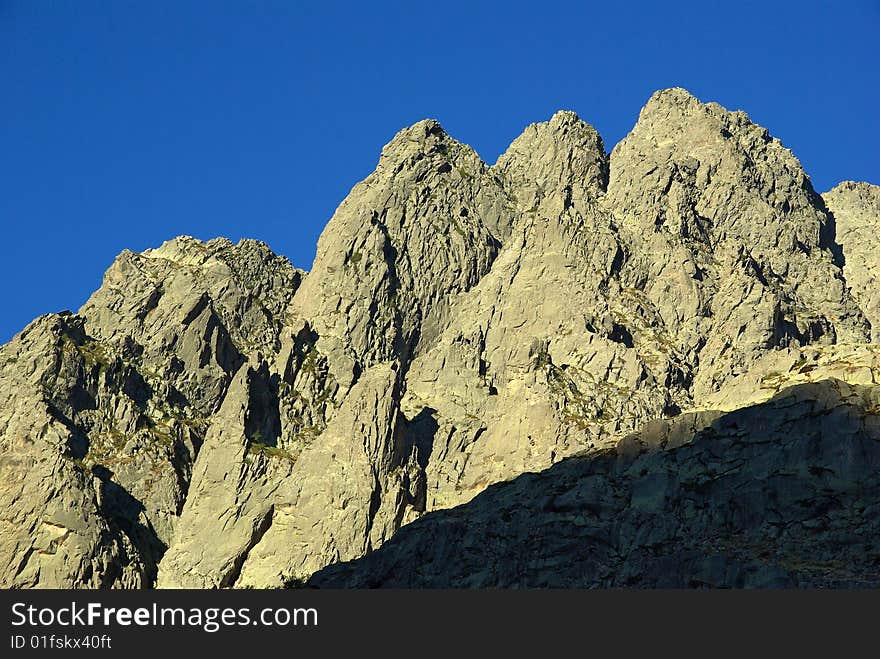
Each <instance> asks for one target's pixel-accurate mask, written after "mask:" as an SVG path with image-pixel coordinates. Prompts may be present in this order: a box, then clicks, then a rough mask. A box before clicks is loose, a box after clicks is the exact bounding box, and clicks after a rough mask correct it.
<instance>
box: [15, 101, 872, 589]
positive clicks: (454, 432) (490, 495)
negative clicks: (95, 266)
mask: <svg viewBox="0 0 880 659" xmlns="http://www.w3.org/2000/svg"><path fill="white" fill-rule="evenodd" d="M878 190H880V188H876V187H874V186H870V185H867V184H853V183H843V184H841V185H840V186H838V187H837V188H835V189H834V190H832V191H830V192H828V193H826V194H825V195H824V196H822V197H820V196H819V195H818V194H816V192H815V191H814V190H813V188H812V185H811V184H810V181H809V178H808V177H807V175H806V174H805V173H804V171H803V169H802V168H801V166H800V164H799V162H798V161H797V159H796V158H795V157H794V156H793V155H792V154H791V152H789V151H788V150H787V149H785V148H784V147H783V146H782V145H781V144H780V143H779V141H778V140H776V139H775V138H773V137H772V136H770V134H769V133H768V132H767V130H766V129H764V128H761V127H759V126H756V125H754V124H753V123H751V122H750V121H749V119H748V117H747V116H746V115H745V114H744V113H742V112H730V111H728V110H725V109H724V108H722V107H720V106H718V105H717V104H713V103H709V104H704V103H701V102H700V101H698V100H697V99H696V98H694V97H693V96H691V95H690V94H689V93H688V92H686V91H684V90H682V89H670V90H664V91H661V92H657V93H656V94H654V95H653V96H652V97H651V99H650V100H649V101H648V104H647V105H646V106H645V108H644V109H643V110H642V112H641V114H640V116H639V119H638V122H637V123H636V125H635V127H634V128H633V130H632V132H631V133H630V134H629V135H628V136H627V137H626V138H625V139H624V140H622V141H621V142H620V144H618V145H617V146H616V147H615V148H614V149H613V151H612V152H611V154H610V155H609V154H608V153H607V152H606V149H605V145H604V143H603V142H602V139H601V137H600V136H599V134H598V133H597V132H596V131H595V130H594V129H593V128H592V127H591V126H590V125H589V124H587V123H585V122H584V121H582V120H581V119H580V118H579V117H578V116H577V115H575V114H574V113H572V112H568V111H561V112H558V113H556V114H555V115H554V116H553V117H552V118H551V119H550V120H549V121H546V122H543V123H538V124H533V125H531V126H529V127H527V128H526V129H525V131H524V133H523V134H522V135H521V136H520V137H518V138H517V139H516V140H514V142H513V143H512V144H511V146H510V147H509V148H508V150H507V151H506V152H505V153H504V154H503V155H502V156H501V157H500V158H499V159H498V162H497V163H496V164H494V165H492V166H489V165H487V164H485V163H484V162H482V161H481V160H480V158H479V156H477V154H476V153H475V152H474V151H473V149H471V148H470V147H468V146H466V145H463V144H460V143H458V142H456V141H455V140H454V139H452V138H451V137H450V136H449V135H447V134H446V133H445V131H444V130H443V129H442V127H441V126H440V125H439V124H438V123H437V122H436V121H433V120H426V121H422V122H419V123H417V124H415V125H413V126H411V127H409V128H407V129H404V130H403V131H401V132H400V133H398V134H397V135H396V136H395V137H394V138H393V139H392V140H391V142H389V143H388V144H387V145H386V146H385V147H384V149H383V150H382V153H381V156H380V159H379V163H378V165H377V167H376V170H375V171H374V172H373V173H372V174H371V175H370V176H368V177H367V178H366V179H365V180H364V181H362V182H361V183H358V184H357V185H356V186H355V187H354V188H353V189H352V191H351V193H350V194H349V196H348V197H347V198H346V199H345V200H344V201H343V202H342V204H341V205H340V206H339V208H338V209H337V211H336V213H335V214H334V216H333V217H332V218H331V219H330V221H329V223H328V225H327V227H326V229H325V231H324V232H323V234H322V236H321V238H320V241H319V244H318V251H317V256H316V259H315V262H314V264H313V267H312V269H311V271H310V272H309V273H308V274H306V273H304V272H302V271H299V270H297V269H295V268H293V267H292V266H291V265H290V264H289V263H288V262H287V261H286V260H285V259H284V258H282V257H279V256H276V255H275V254H273V253H272V252H271V251H270V250H269V248H268V247H266V246H265V245H263V244H261V243H258V242H256V241H247V240H246V241H242V242H240V243H239V244H237V245H235V244H232V243H231V242H229V241H227V240H225V239H216V240H212V241H208V242H201V241H198V240H196V239H193V238H188V237H180V238H177V239H175V240H172V241H169V242H167V243H165V244H164V245H162V246H161V247H159V248H157V249H154V250H147V251H146V252H144V253H142V254H136V253H133V252H128V251H126V252H123V253H122V254H121V255H120V256H119V257H118V258H117V259H116V261H115V262H114V263H113V265H112V266H111V267H110V269H109V270H108V271H107V274H106V275H105V277H104V282H103V284H102V286H101V288H100V289H99V290H98V291H96V292H95V293H94V294H93V295H92V297H91V298H90V299H89V300H88V302H87V303H86V304H85V305H84V306H83V307H82V309H80V310H79V312H78V313H77V314H71V313H69V312H64V313H61V314H51V315H48V316H43V317H41V318H38V319H37V320H35V321H34V322H33V323H31V325H29V326H28V327H27V328H26V329H25V330H23V331H22V332H21V333H20V334H19V335H17V336H16V337H15V338H14V339H13V340H12V341H11V342H10V343H8V344H7V345H5V346H3V347H2V348H0V403H2V405H0V470H2V473H3V475H4V478H3V482H2V484H0V585H2V586H4V587H53V586H74V587H123V588H129V587H132V588H134V587H185V588H226V587H258V588H260V587H281V586H285V585H298V584H302V583H309V584H311V585H317V586H372V585H413V586H441V585H445V586H543V585H548V586H549V585H579V586H582V585H588V586H608V585H639V586H664V585H672V586H695V585H732V586H773V585H871V584H875V583H878V582H877V563H876V560H877V544H876V541H877V540H878V538H877V531H878V529H877V528H876V524H874V525H873V526H872V524H873V522H870V520H869V521H868V522H866V523H863V524H861V526H859V524H858V523H857V522H858V521H859V520H860V519H862V518H864V519H867V518H868V517H870V516H871V511H874V512H876V510H875V509H876V507H877V506H878V505H880V498H878V494H880V492H878V490H877V482H876V477H875V475H874V474H875V473H876V471H877V469H876V468H877V466H878V465H877V461H878V456H877V450H878V449H877V446H880V444H878V442H880V432H878V426H877V423H878V421H877V420H878V386H880V384H878V383H880V354H878V352H877V350H878V348H877V345H876V344H877V340H878V328H880V316H878V314H880V311H878V309H880V307H878V305H880V298H878V296H877V294H876V291H875V289H876V288H877V287H876V285H875V284H876V283H877V277H880V270H878V268H880V262H878V257H877V254H878V253H880V244H878V243H880V238H878V232H877V231H876V229H877V225H878V224H880V195H878ZM487 488H488V489H487ZM874 517H876V515H873V517H871V519H873V518H874ZM402 527H403V528H402ZM460 547H465V548H466V551H465V552H464V554H463V558H462V560H459V561H456V560H454V554H455V552H456V551H458V549H457V548H460ZM835 551H836V552H837V553H836V554H835ZM841 556H843V557H845V558H846V560H845V561H844V560H843V559H842V558H840V557H841ZM412 557H417V558H416V559H413V560H411V558H412ZM872 561H874V562H872ZM843 563H846V565H844V564H843Z"/></svg>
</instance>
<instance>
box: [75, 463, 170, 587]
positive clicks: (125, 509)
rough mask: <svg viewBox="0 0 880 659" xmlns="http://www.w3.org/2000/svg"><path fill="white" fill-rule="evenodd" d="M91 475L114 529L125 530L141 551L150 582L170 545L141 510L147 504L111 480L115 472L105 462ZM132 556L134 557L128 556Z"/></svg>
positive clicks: (154, 579)
mask: <svg viewBox="0 0 880 659" xmlns="http://www.w3.org/2000/svg"><path fill="white" fill-rule="evenodd" d="M92 475H93V476H95V477H96V478H98V479H99V481H100V486H99V497H98V501H99V509H100V512H101V515H102V517H103V518H104V519H105V520H106V521H107V522H108V524H109V525H110V528H111V530H113V531H116V532H120V533H123V534H125V536H127V537H128V539H129V540H130V541H131V544H132V545H133V546H134V548H135V550H136V551H137V553H138V556H137V558H138V560H139V562H140V564H141V565H142V566H143V567H144V576H145V577H146V580H147V585H150V586H151V585H152V584H154V583H155V581H156V573H157V571H158V565H159V561H160V560H162V556H163V555H164V554H165V550H166V549H167V546H166V545H165V543H164V542H162V541H161V540H160V539H159V536H158V534H157V533H156V531H155V529H154V528H153V526H152V525H151V524H150V521H149V519H148V518H147V516H146V515H143V514H142V513H143V512H144V511H145V508H144V504H143V503H141V501H139V500H138V499H137V498H135V497H134V496H132V494H131V493H130V492H129V491H128V490H126V489H125V488H124V487H123V486H122V485H120V484H119V483H117V482H115V481H113V480H112V478H113V472H112V471H111V470H110V469H108V468H107V467H105V466H103V465H94V466H93V467H92ZM128 558H129V560H131V559H133V558H135V557H128Z"/></svg>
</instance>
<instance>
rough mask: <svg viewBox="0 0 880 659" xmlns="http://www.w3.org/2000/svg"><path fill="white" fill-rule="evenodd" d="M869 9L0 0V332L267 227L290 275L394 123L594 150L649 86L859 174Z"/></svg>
mask: <svg viewBox="0 0 880 659" xmlns="http://www.w3.org/2000/svg"><path fill="white" fill-rule="evenodd" d="M878 35H880V4H878V2H876V1H868V0H862V1H856V2H835V3H832V2H827V3H815V2H809V1H804V2H767V1H764V2H760V3H748V2H730V1H729V0H728V1H727V2H723V3H714V2H712V1H711V0H701V1H699V2H652V3H647V2H645V3H637V2H625V1H619V0H618V1H610V0H606V1H604V2H597V3H591V2H553V1H551V0H544V1H539V2H533V3H518V2H515V1H510V2H491V3H490V2H478V1H477V0H473V1H471V2H457V1H452V0H444V1H443V2H430V3H429V2H421V3H416V2H406V3H399V4H392V3H382V2H362V3H358V4H357V5H356V4H354V3H334V2H317V1H313V2H309V3H306V2H296V1H295V0H290V1H289V2H269V1H261V2H245V1H244V0H242V1H241V2H221V1H213V2H208V1H205V2H195V1H187V0H176V1H155V0H149V1H148V0H143V1H141V2H131V1H127V0H116V1H112V2H111V1H102V2H98V1H89V0H68V1H56V2H49V1H41V0H31V1H26V0H21V1H15V0H0V84H2V91H0V222H2V229H3V236H2V238H3V239H2V241H0V281H2V291H3V300H2V304H0V341H6V340H7V339H9V338H10V337H11V336H12V334H14V333H15V332H18V331H19V330H20V329H21V328H23V327H24V326H25V325H26V324H27V323H28V322H29V321H30V320H31V319H32V318H33V317H35V316H37V315H39V314H42V313H45V312H49V311H59V310H61V309H73V310H75V309H77V308H78V307H79V306H80V305H81V304H82V303H83V302H84V301H85V299H86V298H87V297H88V295H89V293H90V292H91V291H92V290H93V289H95V288H96V287H97V286H98V285H99V284H100V281H101V276H102V273H103V271H104V270H105V269H106V267H107V266H108V265H109V264H110V263H111V262H112V260H113V257H114V256H115V255H116V254H117V253H118V252H119V251H120V250H122V249H123V248H130V249H134V250H143V249H145V248H147V247H153V246H157V245H159V244H160V243H162V242H163V241H164V240H167V239H169V238H171V237H173V236H176V235H179V234H184V233H185V234H191V235H194V236H196V237H199V238H203V239H208V238H211V237H214V236H228V237H230V238H232V239H233V240H238V239H239V238H241V237H254V238H259V239H261V240H264V241H266V242H267V243H268V244H269V245H270V246H271V247H272V248H273V249H274V250H275V251H276V252H279V253H282V254H285V255H286V256H288V257H289V258H290V259H291V261H293V263H294V264H295V265H297V266H300V267H303V268H309V267H310V266H311V261H312V259H313V257H314V250H315V243H316V240H317V237H318V234H319V233H320V231H321V229H322V228H323V226H324V225H325V223H326V221H327V220H328V219H329V217H330V216H331V215H332V213H333V211H334V209H335V208H336V206H337V205H338V203H339V202H340V201H341V200H342V198H343V197H344V196H345V195H346V194H347V192H348V191H349V189H350V188H351V186H352V185H354V184H355V183H356V182H357V181H358V180H360V179H361V178H363V177H364V176H366V175H367V174H368V173H369V172H370V171H371V170H372V169H373V167H374V166H375V163H376V160H377V158H378V153H379V150H380V148H381V146H382V145H383V144H384V143H386V142H387V141H388V140H389V139H390V138H391V137H392V136H393V135H394V133H395V132H396V131H397V130H398V129H400V128H401V127H403V126H405V125H408V124H411V123H413V122H415V121H418V120H419V119H422V118H424V117H434V118H436V119H438V120H439V121H440V122H441V123H442V124H443V125H444V127H445V128H446V129H447V131H449V132H450V133H451V134H452V135H453V136H454V137H456V138H457V139H459V140H461V141H463V142H466V143H468V144H470V145H472V146H473V147H474V148H475V149H476V150H477V151H478V152H479V153H480V155H481V156H482V157H483V159H484V160H486V161H488V162H490V163H491V162H494V160H495V158H496V157H497V156H498V155H499V154H500V153H501V152H502V151H503V150H504V148H505V147H506V146H507V145H508V143H509V142H510V141H511V140H512V139H513V138H514V137H516V136H517V135H518V134H519V133H520V132H521V131H522V129H523V127H524V126H525V125H526V124H528V123H531V122H534V121H541V120H545V119H547V118H549V117H550V115H551V114H552V113H553V112H554V111H555V110H557V109H560V108H567V109H572V110H575V111H576V112H578V113H579V114H580V116H581V117H582V118H584V119H585V120H586V121H588V122H590V123H591V124H593V125H594V126H595V127H596V128H597V129H598V130H599V132H600V133H601V134H602V135H603V137H604V139H605V142H606V145H607V146H608V148H609V149H610V148H611V147H613V146H614V144H615V143H616V142H617V141H618V140H620V138H622V137H623V136H624V135H625V134H626V132H627V131H628V130H629V129H630V128H631V127H632V125H633V123H634V121H635V119H636V116H637V114H638V111H639V109H640V108H641V106H642V105H643V104H644V102H645V100H646V99H647V98H648V96H649V95H650V94H651V93H652V92H653V91H654V90H656V89H659V88H663V87H670V86H683V87H686V88H688V89H689V90H691V91H692V92H693V93H694V94H696V95H697V96H698V97H700V98H701V99H703V100H715V101H718V102H720V103H722V104H723V105H725V106H727V107H729V108H741V109H745V110H746V111H747V112H748V113H749V114H750V116H751V117H752V119H753V120H755V121H757V122H759V123H761V124H763V125H765V126H767V127H768V128H769V129H770V131H771V132H772V133H773V134H774V135H776V136H778V137H779V138H780V139H782V141H783V142H784V143H785V144H786V145H787V146H788V147H789V148H791V149H792V150H793V151H794V153H795V154H796V155H797V156H798V157H799V158H800V159H801V162H802V163H803V164H804V166H805V167H806V169H807V171H808V172H809V173H810V175H811V177H812V179H813V182H814V185H815V187H816V188H817V189H819V190H820V191H823V190H825V189H827V188H829V187H830V186H832V185H833V184H835V183H836V182H837V181H839V180H842V179H856V180H869V181H872V182H874V183H880V158H878V154H880V130H878V128H880V125H878V119H877V117H878V114H877V113H878V108H880V73H878V71H880V49H878V46H877V44H878V38H880V37H878Z"/></svg>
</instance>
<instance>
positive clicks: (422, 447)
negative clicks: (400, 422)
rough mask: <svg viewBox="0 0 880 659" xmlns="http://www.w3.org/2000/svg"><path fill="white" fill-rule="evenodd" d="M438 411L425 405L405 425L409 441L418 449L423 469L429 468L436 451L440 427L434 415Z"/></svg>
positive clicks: (420, 464)
mask: <svg viewBox="0 0 880 659" xmlns="http://www.w3.org/2000/svg"><path fill="white" fill-rule="evenodd" d="M436 413H437V410H435V409H433V408H431V407H425V408H423V409H422V411H421V412H419V413H418V414H416V415H415V416H414V417H413V418H412V419H411V420H409V421H407V422H406V423H405V426H404V435H405V437H406V439H407V441H408V442H409V443H410V444H411V445H412V446H415V447H416V449H418V461H419V466H420V467H421V468H422V469H427V468H428V462H429V461H430V460H431V454H432V453H433V452H434V437H435V436H436V434H437V430H438V429H439V428H440V426H439V424H438V423H437V419H436V418H435V416H434V415H435V414H436Z"/></svg>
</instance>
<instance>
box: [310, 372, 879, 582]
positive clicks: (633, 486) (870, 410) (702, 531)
mask: <svg viewBox="0 0 880 659" xmlns="http://www.w3.org/2000/svg"><path fill="white" fill-rule="evenodd" d="M878 403H880V387H860V386H852V385H847V384H845V383H843V382H840V381H837V380H826V381H823V382H818V383H810V384H803V385H797V386H794V387H790V388H788V389H785V390H783V391H781V392H779V393H778V394H777V395H776V396H775V397H773V398H772V399H771V400H769V401H767V402H765V403H761V404H758V405H753V406H751V407H748V408H744V409H740V410H737V411H734V412H730V413H723V412H718V411H715V412H685V413H684V414H682V415H681V416H679V417H676V418H675V419H666V420H662V421H656V422H653V423H652V424H647V425H646V426H645V428H643V429H642V430H641V431H640V432H639V433H635V434H633V435H630V436H629V437H627V438H626V439H624V440H622V441H621V442H620V444H619V445H618V447H617V448H616V449H611V450H608V451H606V452H605V453H602V454H599V455H592V456H589V457H579V458H569V459H567V460H564V461H563V462H560V463H558V464H556V465H554V466H553V467H551V468H549V469H547V470H546V471H543V472H540V473H534V474H523V475H521V476H519V477H517V478H515V479H513V480H512V481H510V482H507V483H502V484H497V485H493V486H491V487H489V488H488V489H487V490H485V491H484V492H483V493H481V494H480V495H478V496H477V497H475V498H474V499H473V500H471V501H470V502H468V503H466V504H463V505H461V506H458V507H456V508H453V509H449V510H441V511H435V512H432V513H429V514H427V515H425V516H423V517H422V518H421V519H419V520H416V521H415V522H413V523H411V524H409V525H407V526H405V527H403V528H402V529H401V530H400V531H398V533H397V534H396V535H395V536H394V537H392V538H391V540H389V541H388V542H386V543H385V544H384V545H382V546H381V547H380V548H379V549H377V550H376V551H374V552H373V553H371V554H369V555H367V556H365V557H364V558H362V559H359V560H356V561H352V562H349V563H341V564H336V565H331V566H328V567H327V568H325V569H323V570H321V571H319V572H317V573H316V574H314V575H313V576H312V578H311V579H310V580H309V581H308V583H307V584H306V585H307V586H308V587H319V588H320V587H325V588H352V587H354V588H371V587H416V588H419V587H428V588H434V587H437V588H448V587H456V588H457V587H466V588H479V587H501V588H548V587H588V588H592V587H604V588H607V587H638V588H700V587H734V588H776V587H808V586H809V587H878V586H880V423H878V419H877V409H878Z"/></svg>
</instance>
